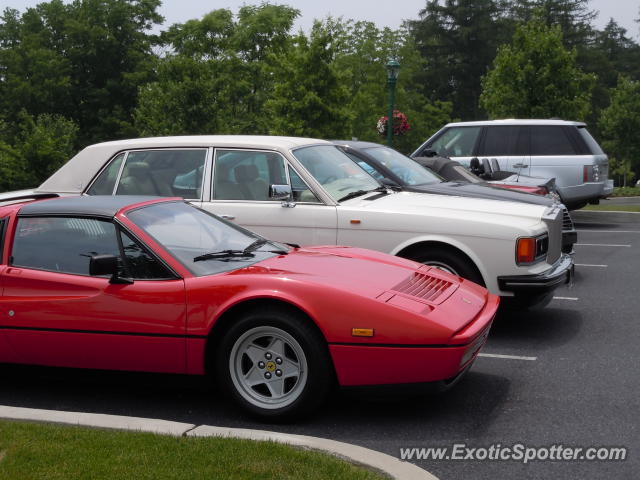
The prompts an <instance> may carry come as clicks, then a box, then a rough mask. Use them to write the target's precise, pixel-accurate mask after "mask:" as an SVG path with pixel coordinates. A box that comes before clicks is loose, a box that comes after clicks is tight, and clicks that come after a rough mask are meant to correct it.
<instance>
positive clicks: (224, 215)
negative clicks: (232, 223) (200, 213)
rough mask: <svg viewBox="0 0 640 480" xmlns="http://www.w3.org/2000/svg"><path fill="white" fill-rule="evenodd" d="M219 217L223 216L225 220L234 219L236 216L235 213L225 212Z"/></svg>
mask: <svg viewBox="0 0 640 480" xmlns="http://www.w3.org/2000/svg"><path fill="white" fill-rule="evenodd" d="M220 217H222V218H224V219H225V220H235V218H236V217H235V215H226V214H223V215H220Z"/></svg>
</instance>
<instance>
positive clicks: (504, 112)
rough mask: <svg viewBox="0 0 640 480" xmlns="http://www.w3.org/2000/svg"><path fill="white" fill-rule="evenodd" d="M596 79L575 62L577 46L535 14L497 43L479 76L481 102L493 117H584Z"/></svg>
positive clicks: (573, 118) (558, 29)
mask: <svg viewBox="0 0 640 480" xmlns="http://www.w3.org/2000/svg"><path fill="white" fill-rule="evenodd" d="M595 82H596V77H595V75H593V74H586V73H584V72H583V71H582V70H580V68H579V67H578V66H577V65H576V51H575V50H573V51H568V50H567V49H565V48H564V47H563V45H562V32H561V31H560V28H559V27H548V26H546V25H545V24H544V23H543V22H541V21H537V20H536V21H532V22H529V23H527V24H525V25H522V26H521V27H519V28H518V29H517V30H516V33H515V34H514V36H513V43H512V44H510V45H503V46H502V47H500V49H499V50H498V55H497V56H496V58H495V60H494V62H493V68H492V69H491V70H490V71H489V72H488V73H487V75H486V76H485V77H484V78H483V79H482V88H483V91H482V95H481V96H480V103H481V105H482V106H483V108H484V109H485V110H486V111H487V113H488V114H489V116H490V117H491V118H500V117H503V118H504V117H516V118H550V117H561V118H564V119H569V120H584V119H585V118H586V116H587V115H588V113H589V110H590V108H591V102H590V101H591V91H592V89H593V87H594V84H595Z"/></svg>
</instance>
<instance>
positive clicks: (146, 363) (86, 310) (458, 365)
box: [0, 196, 498, 419]
mask: <svg viewBox="0 0 640 480" xmlns="http://www.w3.org/2000/svg"><path fill="white" fill-rule="evenodd" d="M0 245H1V248H0V252H1V254H2V258H1V262H0V286H1V287H2V296H1V297H0V362H5V363H21V364H37V365H50V366H62V367H74V368H95V369H113V370H134V371H149V372H168V373H182V374H194V375H201V374H204V373H206V372H208V371H209V372H213V373H215V376H216V377H217V379H218V381H219V382H220V384H221V386H222V387H223V389H224V390H225V391H226V392H227V393H228V394H230V395H231V396H232V397H234V398H235V399H236V400H237V401H238V402H239V403H240V404H241V405H242V406H243V407H244V408H245V409H246V410H248V411H249V412H251V413H253V414H256V415H259V416H262V417H268V418H272V419H275V418H287V417H289V418H290V417H295V416H299V415H301V414H304V413H308V412H309V411H311V410H313V409H314V408H316V407H317V406H318V405H319V404H320V403H321V402H322V401H324V400H325V399H326V397H327V395H328V394H329V392H330V390H331V387H332V386H333V385H335V384H336V383H337V384H338V385H345V386H346V385H378V384H406V383H423V382H440V383H441V384H452V383H453V382H454V380H456V379H457V378H459V377H460V375H461V374H462V373H464V372H465V371H466V370H468V368H469V367H470V366H471V364H472V363H473V361H474V359H475V358H476V355H477V353H478V351H479V350H480V348H481V347H482V346H483V344H484V342H485V339H486V337H487V334H488V331H489V328H490V325H491V322H492V319H493V317H494V315H495V312H496V309H497V307H498V298H497V297H496V296H495V295H491V294H489V293H488V292H487V290H485V289H484V288H482V287H480V286H478V285H476V284H474V283H471V282H469V281H466V280H463V279H461V278H458V277H455V276H452V275H449V274H447V273H445V272H442V271H439V270H436V269H432V268H430V267H426V266H423V265H421V264H418V263H415V262H412V261H409V260H404V259H401V258H398V257H394V256H391V255H386V254H383V253H379V252H373V251H368V250H362V249H355V248H345V247H335V246H333V247H309V248H299V247H298V246H287V245H282V244H279V243H275V242H271V241H268V240H266V239H264V238H262V237H260V236H258V235H256V234H253V233H251V232H249V231H247V230H245V229H243V228H240V227H238V226H236V225H233V224H231V223H228V222H226V221H224V220H221V219H220V218H218V217H215V216H214V215H211V214H209V213H207V212H205V211H202V210H200V209H198V208H196V207H193V206H191V205H190V204H188V203H185V202H184V201H182V200H181V199H167V198H162V199H158V198H152V197H127V196H107V197H102V196H93V197H63V198H54V199H45V200H39V201H25V200H20V201H17V202H14V203H13V204H9V205H7V204H6V202H5V205H4V206H1V207H0Z"/></svg>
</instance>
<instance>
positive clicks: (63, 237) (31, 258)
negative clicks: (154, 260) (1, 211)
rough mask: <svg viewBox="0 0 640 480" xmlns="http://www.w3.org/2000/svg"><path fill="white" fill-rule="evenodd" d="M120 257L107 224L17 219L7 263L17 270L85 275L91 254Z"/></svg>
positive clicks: (111, 227)
mask: <svg viewBox="0 0 640 480" xmlns="http://www.w3.org/2000/svg"><path fill="white" fill-rule="evenodd" d="M101 254H106V255H117V256H119V255H120V249H119V246H118V240H117V237H116V228H115V226H114V225H113V223H111V222H107V221H103V220H96V219H89V218H70V217H24V218H19V219H18V226H17V229H16V234H15V238H14V241H13V250H12V252H11V264H12V265H14V266H17V267H24V268H33V269H37V270H49V271H53V272H61V273H73V274H78V275H89V259H90V258H91V257H92V256H93V255H101Z"/></svg>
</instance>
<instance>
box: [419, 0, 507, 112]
mask: <svg viewBox="0 0 640 480" xmlns="http://www.w3.org/2000/svg"><path fill="white" fill-rule="evenodd" d="M506 7H507V2H505V1H504V0H443V1H439V0H427V2H426V6H425V8H424V9H423V10H421V11H420V14H419V15H420V18H419V19H418V20H412V21H408V22H407V27H408V28H409V31H410V33H411V35H412V36H413V41H414V44H415V46H416V47H417V48H418V50H419V51H420V53H421V55H422V57H423V59H424V61H425V66H424V68H423V69H422V71H421V72H420V76H419V80H420V82H421V83H422V94H423V95H424V96H425V97H427V98H429V99H430V100H432V101H437V100H446V101H451V102H452V103H453V112H454V114H455V115H456V116H457V117H460V118H461V119H462V120H477V119H479V118H482V117H484V112H482V111H481V109H480V108H479V106H478V97H479V96H480V93H481V85H480V79H481V77H482V75H484V74H485V73H486V70H487V66H488V65H489V64H490V63H491V61H492V60H493V58H494V57H495V55H496V51H497V48H498V46H499V45H501V44H502V43H506V42H507V41H509V39H510V38H511V35H512V33H513V25H512V22H510V21H509V20H508V19H507V18H506V13H505V12H506Z"/></svg>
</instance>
